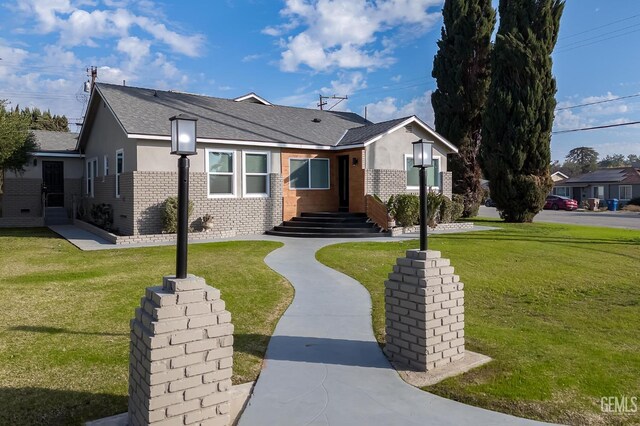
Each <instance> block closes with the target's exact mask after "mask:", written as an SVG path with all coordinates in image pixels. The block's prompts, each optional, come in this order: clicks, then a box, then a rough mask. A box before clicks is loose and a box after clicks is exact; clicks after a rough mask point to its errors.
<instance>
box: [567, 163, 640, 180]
mask: <svg viewBox="0 0 640 426" xmlns="http://www.w3.org/2000/svg"><path fill="white" fill-rule="evenodd" d="M558 183H559V182H558ZM562 183H563V184H590V183H628V184H636V183H640V172H638V170H636V169H635V168H633V167H619V168H612V169H598V170H596V171H593V172H590V173H585V174H582V175H578V176H573V177H571V178H569V179H566V180H564V181H562Z"/></svg>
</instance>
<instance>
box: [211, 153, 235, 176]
mask: <svg viewBox="0 0 640 426" xmlns="http://www.w3.org/2000/svg"><path fill="white" fill-rule="evenodd" d="M209 172H211V173H233V154H232V153H231V152H210V153H209Z"/></svg>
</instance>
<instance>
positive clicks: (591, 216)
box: [478, 206, 640, 230]
mask: <svg viewBox="0 0 640 426" xmlns="http://www.w3.org/2000/svg"><path fill="white" fill-rule="evenodd" d="M478 217H488V218H495V219H499V218H500V216H499V215H498V211H497V210H496V209H495V207H485V206H480V212H479V213H478ZM533 221H534V222H550V223H566V224H570V225H590V226H605V227H609V228H624V229H637V230H640V213H638V212H624V211H617V212H611V211H604V212H591V211H583V212H579V211H575V210H574V211H565V210H543V211H541V212H540V213H538V214H537V215H536V217H535V218H534V219H533Z"/></svg>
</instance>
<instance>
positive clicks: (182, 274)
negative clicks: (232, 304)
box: [169, 114, 198, 278]
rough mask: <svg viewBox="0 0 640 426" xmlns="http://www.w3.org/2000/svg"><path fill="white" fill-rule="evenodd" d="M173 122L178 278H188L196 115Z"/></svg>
mask: <svg viewBox="0 0 640 426" xmlns="http://www.w3.org/2000/svg"><path fill="white" fill-rule="evenodd" d="M169 121H170V122H171V154H175V155H179V156H180V158H179V159H178V234H177V247H176V278H187V243H188V241H187V240H188V235H189V234H188V233H189V224H188V221H189V158H187V156H188V155H195V154H196V122H197V121H198V119H197V118H195V117H190V116H188V115H185V114H178V115H176V116H174V117H171V118H170V119H169Z"/></svg>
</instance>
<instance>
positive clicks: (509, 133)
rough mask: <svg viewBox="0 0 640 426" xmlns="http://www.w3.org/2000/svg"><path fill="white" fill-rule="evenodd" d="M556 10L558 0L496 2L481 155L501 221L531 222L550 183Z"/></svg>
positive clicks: (559, 8) (559, 5)
mask: <svg viewBox="0 0 640 426" xmlns="http://www.w3.org/2000/svg"><path fill="white" fill-rule="evenodd" d="M563 9H564V1H563V0H500V5H499V7H498V11H499V14H500V27H499V29H498V34H497V36H496V42H495V46H494V49H493V54H492V75H491V85H490V87H489V98H488V100H487V109H486V113H485V115H484V119H483V130H482V135H483V140H482V146H481V149H480V154H481V164H482V169H483V171H484V174H485V177H486V178H487V179H489V188H490V190H491V199H492V200H494V201H495V203H496V205H497V207H498V209H499V210H501V211H502V215H503V218H504V219H505V220H506V221H507V222H531V221H532V220H533V217H534V216H535V215H536V214H537V213H538V212H539V211H540V210H542V207H543V206H544V203H545V198H546V196H547V194H548V193H549V190H550V189H551V186H552V181H551V178H550V176H549V164H550V162H551V150H550V141H551V127H552V125H553V110H554V109H555V106H556V100H555V94H556V82H555V79H554V78H553V76H552V74H551V65H552V61H551V53H552V52H553V48H554V46H555V44H556V41H557V38H558V31H559V29H560V17H561V16H562V11H563Z"/></svg>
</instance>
